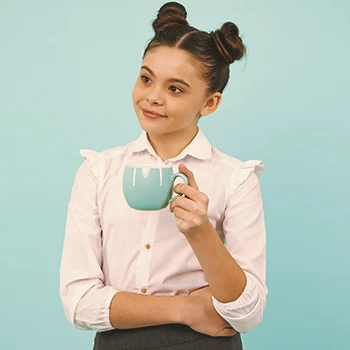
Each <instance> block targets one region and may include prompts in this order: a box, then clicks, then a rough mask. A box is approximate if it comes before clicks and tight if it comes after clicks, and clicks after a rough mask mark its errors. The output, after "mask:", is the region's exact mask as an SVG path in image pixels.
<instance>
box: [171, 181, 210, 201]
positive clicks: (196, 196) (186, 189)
mask: <svg viewBox="0 0 350 350" xmlns="http://www.w3.org/2000/svg"><path fill="white" fill-rule="evenodd" d="M174 192H176V193H180V194H184V195H185V196H186V197H188V198H189V199H192V200H193V201H195V202H197V203H200V202H202V201H205V195H204V194H203V193H202V192H199V191H198V190H197V189H195V188H193V187H191V186H189V185H186V184H177V185H176V186H175V187H174Z"/></svg>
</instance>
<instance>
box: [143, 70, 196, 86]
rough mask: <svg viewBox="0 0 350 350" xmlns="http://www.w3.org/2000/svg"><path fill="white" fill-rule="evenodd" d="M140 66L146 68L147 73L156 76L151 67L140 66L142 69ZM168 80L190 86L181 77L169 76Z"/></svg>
mask: <svg viewBox="0 0 350 350" xmlns="http://www.w3.org/2000/svg"><path fill="white" fill-rule="evenodd" d="M142 68H143V69H146V70H148V71H149V73H150V74H151V75H153V76H154V77H155V76H156V75H155V74H154V72H153V71H152V69H150V68H148V67H147V66H142V67H141V69H142ZM168 81H170V82H173V83H181V84H184V85H186V86H188V87H189V88H191V86H190V84H188V83H186V82H185V81H184V80H182V79H178V78H170V79H168Z"/></svg>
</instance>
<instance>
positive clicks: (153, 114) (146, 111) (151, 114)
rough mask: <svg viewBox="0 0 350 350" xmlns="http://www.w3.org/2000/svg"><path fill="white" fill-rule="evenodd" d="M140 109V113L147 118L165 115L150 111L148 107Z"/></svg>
mask: <svg viewBox="0 0 350 350" xmlns="http://www.w3.org/2000/svg"><path fill="white" fill-rule="evenodd" d="M141 110H142V114H143V115H144V116H145V117H147V118H151V119H158V118H164V117H166V116H165V115H162V114H159V113H157V112H155V111H151V110H149V109H145V108H141Z"/></svg>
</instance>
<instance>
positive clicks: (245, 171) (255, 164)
mask: <svg viewBox="0 0 350 350" xmlns="http://www.w3.org/2000/svg"><path fill="white" fill-rule="evenodd" d="M264 168H265V166H264V162H263V161H261V160H253V159H251V160H247V161H246V162H243V163H242V164H241V165H240V167H239V168H238V170H237V172H236V174H235V176H234V178H233V182H234V184H235V185H236V186H239V185H240V184H242V183H243V182H244V181H245V180H246V179H247V178H248V176H249V174H250V173H251V172H252V171H254V172H255V174H256V175H257V176H258V177H259V176H260V175H261V174H262V173H263V172H264Z"/></svg>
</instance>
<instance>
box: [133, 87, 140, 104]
mask: <svg viewBox="0 0 350 350" xmlns="http://www.w3.org/2000/svg"><path fill="white" fill-rule="evenodd" d="M140 98H141V89H140V87H139V86H138V84H137V83H136V84H135V85H134V88H133V90H132V100H133V102H134V103H137V102H138V101H139V100H140Z"/></svg>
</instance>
